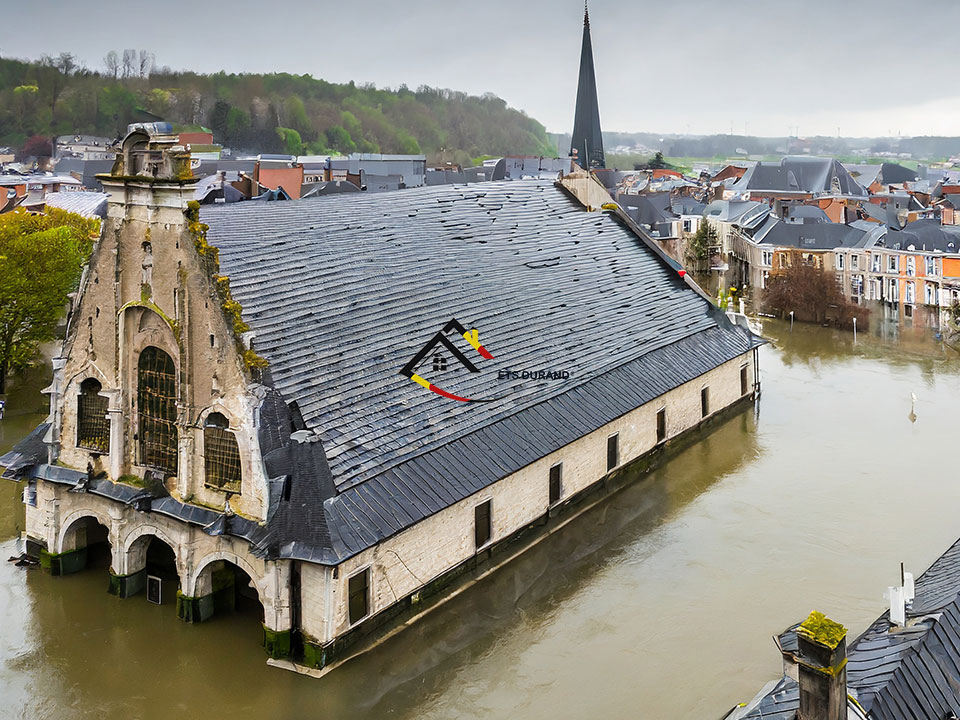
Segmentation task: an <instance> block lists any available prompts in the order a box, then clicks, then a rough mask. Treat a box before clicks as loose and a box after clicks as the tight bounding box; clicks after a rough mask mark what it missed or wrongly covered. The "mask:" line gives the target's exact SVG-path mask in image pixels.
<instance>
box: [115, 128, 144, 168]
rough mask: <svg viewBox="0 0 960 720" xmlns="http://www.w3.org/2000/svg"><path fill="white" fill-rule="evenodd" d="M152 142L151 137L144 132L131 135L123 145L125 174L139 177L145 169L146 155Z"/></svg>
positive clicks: (139, 131) (137, 131)
mask: <svg viewBox="0 0 960 720" xmlns="http://www.w3.org/2000/svg"><path fill="white" fill-rule="evenodd" d="M149 142H150V136H149V135H148V134H147V133H146V131H144V130H140V129H137V130H134V131H133V132H131V133H129V134H128V135H127V136H126V137H125V138H124V139H123V144H122V145H121V151H122V152H123V174H124V175H139V174H141V172H142V171H143V169H144V157H143V156H144V153H145V152H146V150H147V145H148V143H149Z"/></svg>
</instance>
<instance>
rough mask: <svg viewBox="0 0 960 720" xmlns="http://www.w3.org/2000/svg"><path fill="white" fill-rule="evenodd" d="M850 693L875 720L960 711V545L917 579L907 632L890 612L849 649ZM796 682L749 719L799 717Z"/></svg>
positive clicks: (785, 681)
mask: <svg viewBox="0 0 960 720" xmlns="http://www.w3.org/2000/svg"><path fill="white" fill-rule="evenodd" d="M847 658H848V662H847V688H848V690H849V691H850V693H851V694H852V695H854V696H855V697H856V698H857V701H858V702H859V703H860V705H861V707H862V708H863V709H864V710H865V711H866V713H867V717H868V718H871V720H908V719H916V720H925V719H926V718H944V717H948V713H949V712H953V713H960V540H958V541H957V542H955V543H954V544H953V545H952V546H951V547H950V548H949V549H948V550H947V551H946V552H945V553H944V554H943V555H941V556H940V557H939V558H938V559H937V560H936V562H934V563H933V565H931V566H930V567H929V568H928V569H927V571H926V572H924V573H923V574H922V575H921V576H920V577H919V578H917V581H916V597H915V599H914V601H913V603H912V605H911V606H910V607H909V608H908V610H907V627H906V628H894V627H893V626H892V625H891V623H890V613H889V612H885V613H884V614H883V615H881V616H880V617H879V618H878V619H877V620H876V622H874V623H873V624H872V625H871V626H870V627H868V628H867V629H866V631H864V633H863V634H862V635H860V637H858V638H857V639H856V640H854V641H853V643H851V644H850V646H849V647H848V648H847ZM799 703H800V696H799V689H798V686H797V683H796V681H794V680H792V679H790V678H786V677H785V678H782V679H781V680H780V681H778V682H777V683H776V685H775V686H774V687H773V688H772V689H770V690H768V691H767V692H766V693H765V694H764V695H763V697H762V698H760V699H759V701H758V702H756V704H755V705H754V707H753V708H751V710H750V712H748V713H747V714H746V715H743V720H747V719H749V720H754V719H755V718H761V717H762V718H766V719H767V720H770V718H776V719H777V720H792V719H793V718H794V717H795V715H796V711H797V708H798V707H799Z"/></svg>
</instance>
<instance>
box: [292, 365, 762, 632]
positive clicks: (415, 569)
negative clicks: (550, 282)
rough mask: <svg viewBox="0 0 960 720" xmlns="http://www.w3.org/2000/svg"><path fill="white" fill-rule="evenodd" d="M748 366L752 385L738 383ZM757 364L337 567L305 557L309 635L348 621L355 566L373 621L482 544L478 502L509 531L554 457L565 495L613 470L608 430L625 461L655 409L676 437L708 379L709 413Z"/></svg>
mask: <svg viewBox="0 0 960 720" xmlns="http://www.w3.org/2000/svg"><path fill="white" fill-rule="evenodd" d="M744 368H745V369H746V379H747V386H746V392H745V393H744V392H741V390H743V387H742V385H741V380H742V377H741V371H742V369H744ZM755 371H756V365H755V357H754V355H753V353H748V354H746V355H743V356H741V357H739V358H736V359H734V360H731V361H729V362H727V363H725V364H723V365H720V366H719V367H717V368H715V369H713V370H711V371H709V372H708V373H706V374H705V375H703V376H701V377H699V378H697V379H696V380H694V381H691V382H688V383H686V384H685V385H682V386H680V387H678V388H675V389H674V390H672V391H670V392H668V393H666V394H665V395H662V396H661V397H659V398H657V399H656V400H654V401H652V402H649V403H647V404H645V405H643V406H641V407H639V408H637V409H636V410H633V411H632V412H629V413H627V414H626V415H623V416H621V417H620V418H618V419H616V420H615V421H613V422H611V423H609V424H608V425H606V426H604V427H602V428H600V429H598V430H595V431H594V432H592V433H590V434H589V435H586V436H584V437H582V438H580V439H579V440H577V441H575V442H573V443H571V444H569V445H567V446H565V447H564V448H562V449H561V450H559V451H557V452H555V453H551V454H550V455H547V456H545V457H543V458H541V459H540V460H538V461H537V462H535V463H533V464H531V465H528V466H527V467H525V468H523V469H522V470H520V471H519V472H516V473H513V474H512V475H509V476H507V477H505V478H503V479H502V480H500V481H499V482H497V483H495V484H493V485H491V486H490V487H488V488H486V489H485V490H484V491H482V492H480V493H477V494H476V495H473V496H472V497H469V498H467V499H465V500H463V501H461V502H459V503H457V504H455V505H452V506H451V507H449V508H448V509H446V510H444V511H442V512H440V513H437V514H436V515H434V516H432V517H429V518H427V519H426V520H424V521H423V522H421V523H419V524H417V525H416V526H414V527H412V528H410V529H408V530H406V531H404V532H401V533H399V534H398V535H396V536H394V537H392V538H389V539H387V540H386V541H384V542H382V543H380V544H379V545H377V546H376V547H374V548H371V549H370V550H367V551H365V552H362V553H360V554H358V555H356V556H354V557H352V558H350V559H349V560H348V561H347V562H345V563H342V564H341V565H339V566H338V567H337V568H336V572H335V573H334V572H333V570H332V569H330V568H322V567H320V566H306V565H305V566H304V567H303V570H302V575H301V588H302V591H301V592H302V596H301V597H302V622H301V629H302V631H303V633H304V637H305V638H309V639H311V640H314V641H316V642H317V643H318V644H321V645H324V644H329V643H332V642H334V641H335V640H336V639H337V638H338V637H341V636H343V635H344V634H345V633H346V632H348V631H349V630H351V627H352V626H351V624H350V622H349V618H348V602H347V594H348V592H347V587H348V582H349V578H350V577H352V576H353V575H355V574H356V573H358V572H362V571H363V570H365V569H369V570H370V584H369V588H370V589H369V592H370V596H369V605H370V614H369V615H368V616H367V617H366V618H364V619H363V620H362V621H361V623H358V624H363V623H366V622H374V623H375V622H376V621H377V617H376V615H377V613H381V612H384V611H386V610H388V609H389V608H390V607H391V606H393V605H394V604H395V603H396V602H397V601H398V600H400V599H402V598H404V597H407V596H409V595H411V594H412V593H415V592H417V591H418V590H421V589H422V588H424V587H425V586H426V585H428V584H429V583H430V582H431V581H434V580H435V579H437V578H438V577H439V576H440V575H442V574H444V573H446V572H448V571H450V570H451V569H452V568H456V567H457V566H458V565H460V564H462V563H464V562H465V561H467V560H469V559H470V558H472V557H473V556H474V555H476V554H477V552H478V550H477V548H476V547H475V546H474V508H475V507H476V506H477V505H479V504H480V503H483V502H485V501H487V500H491V501H492V509H493V512H492V529H493V533H492V536H491V539H490V544H494V543H496V542H498V541H500V540H503V539H505V538H508V537H509V536H511V535H512V534H514V533H517V532H519V531H521V530H523V529H524V528H526V527H527V526H529V525H530V524H531V523H534V522H536V521H537V520H538V519H540V518H543V517H544V516H545V515H546V514H547V512H548V510H549V497H548V476H549V469H550V467H551V466H553V465H555V464H556V463H561V462H562V463H563V472H562V494H561V503H562V502H563V501H565V500H567V499H568V498H570V497H572V496H574V495H576V494H578V493H580V492H582V491H584V490H587V489H588V488H590V487H591V486H593V485H595V484H597V483H599V482H601V481H602V480H603V479H604V477H605V476H607V475H608V471H607V467H606V459H607V455H606V443H607V438H608V437H610V436H611V435H613V434H617V435H618V436H619V451H620V465H619V466H618V468H619V467H621V466H623V465H625V464H627V463H630V462H632V461H634V460H637V459H639V458H641V457H642V456H644V455H645V454H647V453H649V452H650V451H651V450H653V449H655V448H656V447H657V445H658V444H659V443H658V442H657V413H658V411H660V410H661V409H663V408H665V409H666V439H667V440H669V439H670V438H673V437H676V436H677V435H680V434H681V433H684V432H686V431H688V430H691V429H693V428H695V427H696V426H697V425H698V424H699V423H700V422H701V421H702V420H703V419H704V417H703V416H702V413H701V410H702V407H701V390H702V389H704V388H709V405H710V407H709V408H708V415H707V417H709V416H712V415H714V414H716V413H717V412H720V411H722V410H723V409H725V408H727V407H729V406H730V405H732V404H733V403H735V402H737V401H738V400H740V399H741V398H743V397H744V396H745V395H747V396H749V395H752V394H753V393H754V392H756V390H757V388H756V386H755V377H756V376H755ZM615 470H616V468H615ZM615 470H614V471H615ZM481 550H482V548H481ZM334 575H335V576H336V578H335V577H334ZM356 625H357V624H355V625H354V626H353V627H356Z"/></svg>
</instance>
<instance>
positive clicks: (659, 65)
mask: <svg viewBox="0 0 960 720" xmlns="http://www.w3.org/2000/svg"><path fill="white" fill-rule="evenodd" d="M0 11H2V13H0V16H2V17H3V18H4V23H3V24H4V25H5V26H6V27H7V28H9V30H3V29H0V55H2V56H5V57H10V56H12V57H20V58H31V59H36V58H38V57H39V56H40V55H42V54H44V53H46V54H58V53H60V52H64V51H66V52H70V53H73V54H74V55H75V56H76V57H77V58H78V59H79V60H80V61H81V62H82V63H83V64H85V65H86V66H87V67H89V68H91V69H98V70H102V69H103V57H104V55H106V53H107V52H108V51H109V50H117V51H118V52H120V51H122V50H123V48H124V47H134V48H137V49H141V48H142V49H146V50H149V51H151V52H153V53H154V54H155V55H156V58H157V63H158V64H159V65H167V66H169V67H171V68H173V69H189V70H194V71H197V72H216V71H219V70H225V71H227V72H272V71H277V72H289V73H296V74H311V75H313V76H314V77H319V78H323V79H325V80H329V81H332V82H347V81H349V80H354V81H356V82H357V83H363V82H372V83H374V84H375V85H377V86H378V87H397V86H399V85H400V84H402V83H405V84H406V85H408V86H409V87H411V88H415V87H417V86H419V85H430V86H434V87H445V88H452V89H455V90H462V91H466V92H468V93H471V94H482V93H485V92H491V93H494V94H496V95H499V96H500V97H502V98H504V99H505V100H506V101H507V103H508V104H509V105H510V106H512V107H515V108H519V109H521V110H524V111H525V112H526V113H527V114H528V115H530V116H531V117H534V118H536V119H538V120H539V121H540V122H542V123H543V124H544V125H545V126H546V128H547V130H550V131H552V132H570V130H571V128H572V126H573V109H574V103H575V100H576V80H577V68H578V66H579V57H580V43H581V33H582V27H583V25H582V20H583V5H582V4H581V2H579V0H479V1H477V0H472V1H470V2H467V1H465V0H446V1H445V2H433V1H428V0H404V1H403V2H397V1H396V0H362V1H361V2H357V1H354V2H343V1H342V0H337V1H336V2H329V1H328V0H283V2H277V3H269V2H263V0H256V1H251V0H228V1H221V2H209V1H207V2H203V1H198V0H191V1H190V2H185V1H183V0H162V1H161V2H149V3H145V2H131V0H29V1H27V2H24V1H23V0H0ZM590 20H591V29H592V34H593V47H594V58H595V63H596V68H597V85H598V94H599V99H600V116H601V122H602V125H603V128H604V130H608V131H620V132H656V133H686V134H711V133H729V132H731V131H732V132H734V133H736V134H749V135H767V136H783V135H787V134H794V133H799V134H800V135H801V136H812V135H836V134H838V133H839V134H842V135H844V136H848V137H851V136H882V135H893V136H895V135H898V134H901V135H904V136H909V135H960V86H958V85H957V84H956V83H954V82H953V81H952V80H951V78H952V77H953V74H952V72H951V65H952V58H953V57H956V54H957V51H956V50H955V49H954V46H955V43H954V42H953V40H952V37H951V33H952V29H953V28H956V27H957V26H958V25H960V2H958V1H957V0H937V1H933V0H915V1H914V2H911V3H903V2H899V1H898V2H893V1H892V0H800V1H797V0H792V1H790V2H786V1H784V0H723V1H720V2H718V1H717V0H682V1H680V0H592V1H591V2H590ZM14 29H15V30H14ZM944 71H945V72H944ZM941 73H943V74H941Z"/></svg>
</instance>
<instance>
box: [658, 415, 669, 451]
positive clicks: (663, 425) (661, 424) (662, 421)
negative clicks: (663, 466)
mask: <svg viewBox="0 0 960 720" xmlns="http://www.w3.org/2000/svg"><path fill="white" fill-rule="evenodd" d="M666 439H667V409H666V408H660V409H659V410H657V442H658V443H662V442H663V441H664V440H666Z"/></svg>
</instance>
